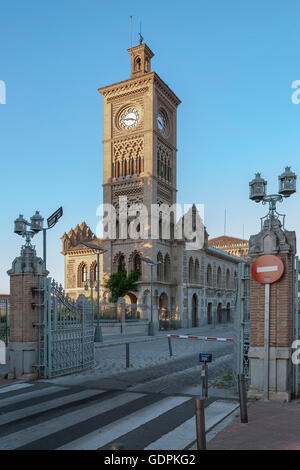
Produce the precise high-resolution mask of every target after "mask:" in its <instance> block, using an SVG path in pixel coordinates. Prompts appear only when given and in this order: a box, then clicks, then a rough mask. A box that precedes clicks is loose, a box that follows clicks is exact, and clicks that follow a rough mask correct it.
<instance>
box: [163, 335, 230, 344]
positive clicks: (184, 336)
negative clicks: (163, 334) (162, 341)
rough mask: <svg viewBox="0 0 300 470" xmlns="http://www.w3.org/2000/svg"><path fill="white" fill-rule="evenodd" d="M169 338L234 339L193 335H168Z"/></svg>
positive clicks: (224, 340)
mask: <svg viewBox="0 0 300 470" xmlns="http://www.w3.org/2000/svg"><path fill="white" fill-rule="evenodd" d="M167 336H168V338H182V339H202V340H204V341H223V342H226V341H233V338H212V337H210V336H191V335H167Z"/></svg>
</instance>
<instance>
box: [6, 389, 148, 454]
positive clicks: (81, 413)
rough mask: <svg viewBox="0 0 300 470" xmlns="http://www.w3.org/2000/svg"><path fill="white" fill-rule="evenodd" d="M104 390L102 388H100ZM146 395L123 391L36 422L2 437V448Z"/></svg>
mask: <svg viewBox="0 0 300 470" xmlns="http://www.w3.org/2000/svg"><path fill="white" fill-rule="evenodd" d="M98 392H99V393H100V392H102V393H103V391H102V390H98ZM143 396H145V395H143V394H141V393H123V394H122V395H120V396H117V397H113V398H110V399H108V400H103V401H101V402H99V403H93V404H92V405H89V406H84V407H82V408H80V409H79V410H76V411H72V412H69V413H65V414H63V415H62V416H59V417H56V418H52V419H50V420H48V421H45V422H43V423H40V424H36V425H34V426H31V427H29V428H26V429H22V430H21V431H17V432H15V433H13V434H9V435H8V436H4V437H1V438H0V449H2V450H3V449H16V448H17V447H21V446H24V445H26V444H29V443H31V442H34V441H36V440H37V439H41V438H43V437H46V436H49V435H50V434H53V433H55V432H58V431H61V430H63V429H66V428H68V427H70V426H73V425H75V424H79V423H81V422H82V421H85V420H87V419H90V418H93V417H94V416H97V415H98V414H100V413H105V412H106V411H110V410H113V409H114V408H116V407H118V406H122V405H125V404H126V403H129V402H131V401H133V400H136V399H138V398H141V397H143Z"/></svg>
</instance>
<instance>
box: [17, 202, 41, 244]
mask: <svg viewBox="0 0 300 470" xmlns="http://www.w3.org/2000/svg"><path fill="white" fill-rule="evenodd" d="M30 221H31V222H30V223H29V222H27V220H26V219H24V217H23V215H22V214H20V215H19V217H18V218H17V219H16V220H15V222H14V224H15V228H14V232H15V233H16V234H17V235H20V236H21V237H23V238H25V240H26V242H25V246H27V247H28V246H31V243H30V240H31V238H33V237H34V235H36V234H37V233H38V232H40V231H41V230H43V221H44V219H43V217H42V216H41V215H40V213H39V211H36V212H35V214H34V215H33V216H32V217H31V218H30ZM26 227H30V229H29V230H27V229H26Z"/></svg>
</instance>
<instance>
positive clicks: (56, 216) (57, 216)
mask: <svg viewBox="0 0 300 470" xmlns="http://www.w3.org/2000/svg"><path fill="white" fill-rule="evenodd" d="M62 215H63V208H62V207H60V208H59V209H57V210H56V211H55V212H54V213H53V214H52V215H50V217H48V219H47V225H48V227H47V228H43V261H44V266H45V269H46V261H47V246H46V245H47V243H46V233H47V230H49V229H50V228H52V227H54V225H55V224H56V222H57V221H58V219H60V218H61V216H62Z"/></svg>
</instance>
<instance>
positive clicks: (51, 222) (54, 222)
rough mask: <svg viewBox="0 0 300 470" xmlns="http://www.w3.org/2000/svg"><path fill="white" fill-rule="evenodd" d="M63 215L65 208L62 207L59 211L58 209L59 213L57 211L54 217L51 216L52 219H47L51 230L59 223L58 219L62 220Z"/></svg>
mask: <svg viewBox="0 0 300 470" xmlns="http://www.w3.org/2000/svg"><path fill="white" fill-rule="evenodd" d="M62 215H63V208H62V207H60V208H59V209H57V211H55V212H54V213H53V214H52V215H50V217H49V218H48V219H47V224H48V228H51V227H53V226H54V225H55V224H56V222H57V221H58V219H60V218H61V216H62Z"/></svg>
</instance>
